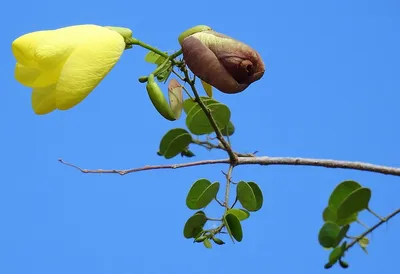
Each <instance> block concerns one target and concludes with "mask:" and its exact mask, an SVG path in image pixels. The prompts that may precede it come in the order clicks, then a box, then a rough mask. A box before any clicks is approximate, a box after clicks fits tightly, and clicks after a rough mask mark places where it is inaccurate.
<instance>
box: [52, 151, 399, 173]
mask: <svg viewBox="0 0 400 274" xmlns="http://www.w3.org/2000/svg"><path fill="white" fill-rule="evenodd" d="M58 161H59V162H61V163H62V164H65V165H67V166H70V167H73V168H76V169H78V170H79V171H81V172H83V173H116V174H120V175H125V174H129V173H134V172H139V171H145V170H153V169H177V168H185V167H192V166H201V165H213V164H229V163H230V159H217V160H203V161H197V162H190V163H184V164H172V165H153V166H144V167H139V168H132V169H125V170H118V169H110V170H103V169H97V170H90V169H83V168H81V167H79V166H77V165H74V164H70V163H67V162H65V161H64V160H62V159H59V160H58ZM237 165H264V166H268V165H289V166H315V167H327V168H342V169H352V170H360V171H369V172H374V173H380V174H386V175H394V176H400V168H397V167H388V166H380V165H374V164H369V163H363V162H351V161H339V160H329V159H311V158H295V157H268V156H263V157H238V162H237Z"/></svg>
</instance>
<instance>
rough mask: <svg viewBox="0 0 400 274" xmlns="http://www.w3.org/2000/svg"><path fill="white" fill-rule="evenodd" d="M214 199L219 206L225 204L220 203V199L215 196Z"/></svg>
mask: <svg viewBox="0 0 400 274" xmlns="http://www.w3.org/2000/svg"><path fill="white" fill-rule="evenodd" d="M214 200H215V201H217V203H218V204H219V205H220V206H222V207H225V206H224V203H222V202H221V201H220V200H218V199H217V197H215V198H214Z"/></svg>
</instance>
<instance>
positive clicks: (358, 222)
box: [356, 219, 369, 229]
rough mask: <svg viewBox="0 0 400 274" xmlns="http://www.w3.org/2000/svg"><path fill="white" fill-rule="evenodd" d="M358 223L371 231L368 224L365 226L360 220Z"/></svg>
mask: <svg viewBox="0 0 400 274" xmlns="http://www.w3.org/2000/svg"><path fill="white" fill-rule="evenodd" d="M356 222H357V223H358V224H360V225H361V226H363V227H364V228H366V229H369V227H368V226H367V225H366V224H364V223H363V222H361V221H360V220H359V219H357V220H356Z"/></svg>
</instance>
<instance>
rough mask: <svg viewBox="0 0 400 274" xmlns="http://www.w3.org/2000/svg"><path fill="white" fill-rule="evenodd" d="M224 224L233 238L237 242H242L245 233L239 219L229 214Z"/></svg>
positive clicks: (225, 217) (226, 215)
mask: <svg viewBox="0 0 400 274" xmlns="http://www.w3.org/2000/svg"><path fill="white" fill-rule="evenodd" d="M224 223H225V226H226V229H227V230H228V233H229V235H230V236H231V238H232V237H233V238H234V239H235V240H236V241H238V242H241V241H242V239H243V231H242V225H241V224H240V221H239V219H238V218H237V217H236V216H235V215H233V214H230V213H227V214H225V216H224Z"/></svg>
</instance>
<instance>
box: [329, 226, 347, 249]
mask: <svg viewBox="0 0 400 274" xmlns="http://www.w3.org/2000/svg"><path fill="white" fill-rule="evenodd" d="M349 229H350V225H345V226H343V227H342V228H341V229H340V232H339V234H338V236H337V238H336V244H335V246H333V247H336V246H338V245H339V244H340V242H341V241H342V240H343V239H344V237H345V236H346V233H347V232H348V231H349Z"/></svg>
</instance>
